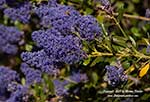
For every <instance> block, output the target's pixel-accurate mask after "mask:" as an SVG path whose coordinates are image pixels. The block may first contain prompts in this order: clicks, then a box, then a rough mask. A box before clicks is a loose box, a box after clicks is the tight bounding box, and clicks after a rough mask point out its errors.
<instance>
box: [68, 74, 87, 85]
mask: <svg viewBox="0 0 150 102" xmlns="http://www.w3.org/2000/svg"><path fill="white" fill-rule="evenodd" d="M69 78H70V79H71V80H72V81H75V82H76V83H80V82H87V81H88V77H87V75H86V74H85V73H80V72H77V73H75V72H73V74H72V75H71V76H69Z"/></svg>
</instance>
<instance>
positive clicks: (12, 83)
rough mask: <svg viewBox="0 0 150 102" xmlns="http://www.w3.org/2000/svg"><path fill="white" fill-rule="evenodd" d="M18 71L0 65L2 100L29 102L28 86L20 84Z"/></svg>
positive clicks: (0, 98) (0, 95) (0, 99)
mask: <svg viewBox="0 0 150 102" xmlns="http://www.w3.org/2000/svg"><path fill="white" fill-rule="evenodd" d="M19 82H20V77H19V75H18V73H17V72H16V71H13V70H11V69H10V68H8V67H4V66H0V102H28V101H27V100H28V98H25V97H27V96H28V97H29V93H28V86H23V85H21V84H19Z"/></svg>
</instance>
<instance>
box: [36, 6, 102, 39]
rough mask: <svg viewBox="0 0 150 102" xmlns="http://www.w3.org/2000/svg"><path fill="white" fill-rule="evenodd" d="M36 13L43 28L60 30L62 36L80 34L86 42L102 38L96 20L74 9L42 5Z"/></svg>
mask: <svg viewBox="0 0 150 102" xmlns="http://www.w3.org/2000/svg"><path fill="white" fill-rule="evenodd" d="M34 11H35V13H36V14H37V15H38V16H39V17H40V18H41V25H42V26H44V27H48V28H49V27H53V28H55V29H57V30H59V31H60V32H61V34H62V35H68V34H69V35H70V34H72V35H75V34H79V36H80V37H81V38H83V39H85V40H92V39H94V38H95V37H100V36H101V28H100V27H99V25H98V23H97V21H96V19H95V18H94V17H92V16H90V15H87V16H82V15H80V13H79V12H78V11H76V10H75V9H74V8H73V7H70V6H65V5H57V6H56V7H49V6H48V5H44V6H43V5H41V6H40V7H37V8H35V10H34Z"/></svg>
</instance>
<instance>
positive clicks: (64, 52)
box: [21, 29, 85, 75]
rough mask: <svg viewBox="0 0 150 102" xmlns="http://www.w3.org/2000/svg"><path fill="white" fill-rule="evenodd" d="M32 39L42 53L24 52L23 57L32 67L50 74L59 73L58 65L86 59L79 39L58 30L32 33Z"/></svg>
mask: <svg viewBox="0 0 150 102" xmlns="http://www.w3.org/2000/svg"><path fill="white" fill-rule="evenodd" d="M32 39H33V40H34V41H35V42H36V44H37V46H38V47H39V48H42V50H41V51H37V52H24V53H22V55H21V57H22V60H23V61H25V62H26V63H27V64H29V65H30V66H32V67H36V68H39V69H40V70H41V71H42V72H46V73H49V74H51V75H52V74H54V73H55V74H56V73H58V69H57V65H56V63H67V64H74V63H77V62H78V61H80V60H81V59H83V58H84V57H85V53H84V51H83V50H82V45H81V41H80V39H79V38H77V37H74V36H72V35H68V36H65V37H64V36H62V35H61V33H60V32H59V31H58V30H56V29H48V30H46V31H45V30H39V31H35V32H33V33H32Z"/></svg>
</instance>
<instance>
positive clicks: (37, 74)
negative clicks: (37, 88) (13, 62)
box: [21, 63, 42, 85]
mask: <svg viewBox="0 0 150 102" xmlns="http://www.w3.org/2000/svg"><path fill="white" fill-rule="evenodd" d="M21 71H22V72H23V73H24V74H25V77H26V85H32V84H34V83H40V82H42V78H41V77H42V73H41V71H39V70H35V69H32V68H30V67H29V66H28V64H26V63H22V64H21Z"/></svg>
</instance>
